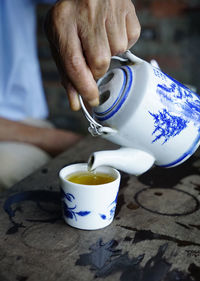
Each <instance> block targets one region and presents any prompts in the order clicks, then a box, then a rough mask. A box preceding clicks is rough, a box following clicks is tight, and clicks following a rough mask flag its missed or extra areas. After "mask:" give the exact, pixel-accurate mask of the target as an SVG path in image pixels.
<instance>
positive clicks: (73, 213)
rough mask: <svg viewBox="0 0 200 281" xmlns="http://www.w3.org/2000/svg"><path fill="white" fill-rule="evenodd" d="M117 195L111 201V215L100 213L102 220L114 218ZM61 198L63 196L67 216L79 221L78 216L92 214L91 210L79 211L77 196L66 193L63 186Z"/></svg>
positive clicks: (64, 210)
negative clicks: (76, 202)
mask: <svg viewBox="0 0 200 281" xmlns="http://www.w3.org/2000/svg"><path fill="white" fill-rule="evenodd" d="M117 195H118V193H117ZM117 195H116V197H115V200H113V202H112V203H110V204H109V206H108V209H109V211H108V213H109V215H106V214H99V216H100V218H101V219H102V220H111V219H112V218H113V216H114V214H115V209H116V204H117ZM61 198H62V206H63V212H64V216H66V217H67V218H70V219H75V220H76V221H77V219H78V216H81V217H85V216H87V215H90V214H91V211H77V206H76V204H75V203H74V202H75V200H76V198H75V196H74V195H73V194H71V193H65V192H64V191H63V189H62V188H61ZM64 199H66V200H67V201H68V203H66V201H64Z"/></svg>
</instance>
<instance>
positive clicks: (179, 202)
mask: <svg viewBox="0 0 200 281" xmlns="http://www.w3.org/2000/svg"><path fill="white" fill-rule="evenodd" d="M110 148H116V146H115V145H113V144H111V143H108V142H106V141H105V140H102V139H94V138H91V137H88V138H86V139H85V140H83V141H82V142H81V143H79V144H78V145H77V146H75V147H73V148H72V149H70V150H68V151H67V152H65V153H63V154H62V155H60V156H59V157H58V158H56V159H54V160H53V161H52V162H51V163H49V164H48V165H47V166H45V167H43V168H42V169H40V170H38V171H37V172H36V173H34V174H32V175H31V176H29V177H28V178H26V179H24V180H23V181H22V182H20V183H18V184H17V185H15V186H14V187H13V188H12V189H11V190H10V191H9V192H7V193H4V194H1V197H0V205H1V212H0V221H1V227H0V280H1V281H8V280H9V281H14V280H18V281H25V280H27V281H36V280H37V281H46V280H47V281H54V280H56V281H79V280H81V281H82V280H83V281H85V280H87V281H90V280H96V281H98V280H106V281H116V280H122V281H129V280H134V281H175V280H180V281H199V280H200V203H199V200H200V158H199V156H198V154H197V153H196V155H195V156H194V157H192V158H190V159H189V160H188V161H186V162H185V163H184V164H182V165H180V166H178V167H176V168H171V169H161V168H157V167H156V168H153V169H151V170H150V171H148V172H147V173H145V174H144V175H142V176H140V177H138V178H137V177H135V176H130V175H127V174H123V173H122V182H121V187H120V193H119V197H118V205H117V211H116V216H115V219H114V222H113V223H112V224H111V225H110V226H108V227H107V228H104V229H102V230H98V231H82V230H77V229H74V228H71V227H69V226H68V225H66V224H65V223H64V221H63V220H62V218H61V210H60V200H59V183H58V171H59V170H60V169H61V168H62V167H64V166H65V165H67V164H69V163H72V162H85V161H87V159H88V156H89V154H90V153H91V152H92V151H96V150H102V149H110ZM44 199H46V202H44Z"/></svg>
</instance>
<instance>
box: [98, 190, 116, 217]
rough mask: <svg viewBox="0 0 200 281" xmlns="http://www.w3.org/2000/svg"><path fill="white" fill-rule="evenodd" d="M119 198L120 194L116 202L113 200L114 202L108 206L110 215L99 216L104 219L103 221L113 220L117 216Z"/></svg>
mask: <svg viewBox="0 0 200 281" xmlns="http://www.w3.org/2000/svg"><path fill="white" fill-rule="evenodd" d="M117 196H118V193H117V195H116V197H115V200H113V202H112V203H111V204H110V205H109V206H108V208H109V215H108V216H106V215H105V214H99V215H100V217H101V218H102V219H103V220H106V219H107V220H111V219H112V218H113V217H114V214H115V209H116V205H117Z"/></svg>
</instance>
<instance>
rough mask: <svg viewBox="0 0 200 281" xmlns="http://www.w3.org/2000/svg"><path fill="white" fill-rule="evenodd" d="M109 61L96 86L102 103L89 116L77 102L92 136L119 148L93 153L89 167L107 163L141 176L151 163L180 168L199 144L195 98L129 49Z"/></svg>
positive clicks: (199, 107) (199, 124)
mask: <svg viewBox="0 0 200 281" xmlns="http://www.w3.org/2000/svg"><path fill="white" fill-rule="evenodd" d="M113 60H115V61H117V62H118V66H115V67H111V68H110V70H109V71H108V72H107V73H106V74H105V75H104V76H103V77H102V78H101V79H100V80H99V81H98V82H97V84H98V89H99V94H100V104H99V106H98V107H95V108H93V117H91V115H90V114H89V113H88V112H87V110H86V108H85V106H84V103H83V101H82V99H81V97H80V102H81V106H82V108H83V111H84V113H85V116H86V118H87V119H88V121H89V122H90V127H89V131H90V133H91V134H92V135H93V136H98V135H101V136H103V137H104V138H106V139H107V140H109V141H111V142H113V143H116V144H119V145H120V146H122V147H121V148H120V149H118V150H110V151H99V152H94V153H92V155H91V156H90V157H89V160H88V167H89V169H91V170H93V169H95V168H96V167H98V166H101V165H108V166H112V167H114V168H116V169H119V170H122V171H124V172H127V173H130V174H133V175H140V174H142V173H144V172H146V171H147V170H148V169H150V168H151V167H152V165H154V164H155V165H157V166H160V167H173V166H176V165H179V164H181V163H182V162H183V161H185V160H186V159H188V158H189V157H190V156H191V155H192V154H193V153H194V152H195V150H196V149H197V148H198V146H199V143H200V98H199V96H198V95H197V94H195V93H194V92H193V91H191V90H190V89H189V88H187V87H186V86H184V85H183V84H181V83H179V82H178V81H176V80H175V79H173V78H172V77H170V76H169V75H167V74H165V73H163V72H162V71H161V70H160V69H159V67H158V65H156V66H154V65H152V64H150V63H148V62H146V61H144V60H142V59H140V58H138V57H136V56H135V55H133V54H132V53H131V52H130V51H127V52H126V53H125V54H123V55H122V56H120V57H113V58H112V61H113Z"/></svg>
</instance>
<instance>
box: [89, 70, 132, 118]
mask: <svg viewBox="0 0 200 281" xmlns="http://www.w3.org/2000/svg"><path fill="white" fill-rule="evenodd" d="M132 82H133V73H132V69H131V68H130V67H129V66H128V65H126V66H122V67H119V68H114V69H111V70H110V71H108V72H107V73H106V74H105V75H104V76H103V77H102V78H101V79H99V81H98V82H97V84H98V89H99V95H100V96H99V99H100V104H99V106H98V107H96V108H95V109H94V116H95V118H96V119H97V120H98V121H105V120H107V119H109V118H111V117H112V116H113V115H114V114H115V113H117V112H118V110H119V109H120V108H121V107H122V105H123V103H124V102H125V100H126V99H127V97H128V95H129V93H130V89H131V86H132Z"/></svg>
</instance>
